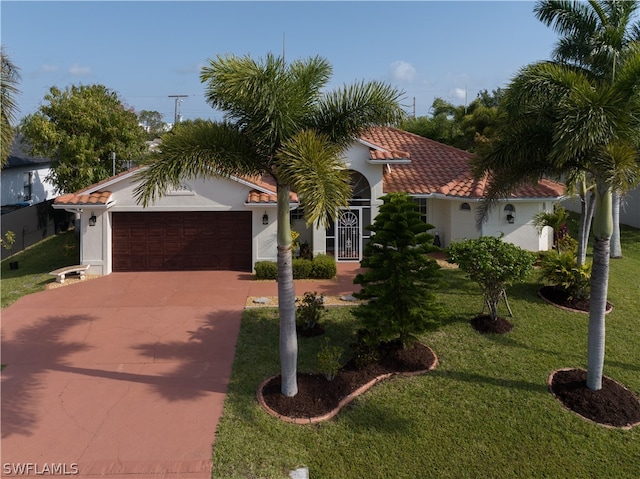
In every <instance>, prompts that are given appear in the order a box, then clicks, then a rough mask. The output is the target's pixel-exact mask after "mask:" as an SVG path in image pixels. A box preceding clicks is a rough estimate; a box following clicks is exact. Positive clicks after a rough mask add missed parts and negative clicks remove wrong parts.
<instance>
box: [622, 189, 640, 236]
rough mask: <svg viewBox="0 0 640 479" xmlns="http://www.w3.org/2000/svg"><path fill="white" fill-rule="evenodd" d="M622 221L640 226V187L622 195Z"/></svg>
mask: <svg viewBox="0 0 640 479" xmlns="http://www.w3.org/2000/svg"><path fill="white" fill-rule="evenodd" d="M620 223H622V224H625V225H629V226H633V227H634V228H640V188H635V189H633V190H631V191H630V192H629V193H627V194H626V195H624V196H623V197H622V204H621V205H620Z"/></svg>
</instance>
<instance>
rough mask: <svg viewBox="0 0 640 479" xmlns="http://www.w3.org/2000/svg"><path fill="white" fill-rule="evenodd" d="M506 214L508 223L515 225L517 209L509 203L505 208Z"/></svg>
mask: <svg viewBox="0 0 640 479" xmlns="http://www.w3.org/2000/svg"><path fill="white" fill-rule="evenodd" d="M504 213H505V217H506V220H507V223H511V224H513V223H514V222H515V219H516V209H515V207H514V206H513V205H512V204H511V203H509V204H507V205H506V206H505V207H504Z"/></svg>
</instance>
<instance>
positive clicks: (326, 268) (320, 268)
mask: <svg viewBox="0 0 640 479" xmlns="http://www.w3.org/2000/svg"><path fill="white" fill-rule="evenodd" d="M337 272H338V268H337V267H336V260H335V258H334V257H333V256H328V255H326V254H319V255H318V256H316V257H315V258H313V261H312V262H311V278H314V279H331V278H335V276H336V274H337Z"/></svg>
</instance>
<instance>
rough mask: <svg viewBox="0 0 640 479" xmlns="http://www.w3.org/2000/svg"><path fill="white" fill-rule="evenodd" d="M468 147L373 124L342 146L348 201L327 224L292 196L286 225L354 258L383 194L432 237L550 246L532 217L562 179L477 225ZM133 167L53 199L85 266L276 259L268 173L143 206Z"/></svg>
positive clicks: (559, 191)
mask: <svg viewBox="0 0 640 479" xmlns="http://www.w3.org/2000/svg"><path fill="white" fill-rule="evenodd" d="M470 158H471V154H470V153H467V152H465V151H462V150H458V149H456V148H453V147H450V146H446V145H443V144H440V143H437V142H435V141H432V140H429V139H426V138H423V137H420V136H417V135H414V134H411V133H407V132H404V131H401V130H397V129H394V128H375V129H372V130H370V131H369V132H368V133H367V134H366V135H363V136H362V137H361V138H359V139H358V140H356V141H354V143H353V145H352V146H351V147H350V148H349V149H348V150H347V151H346V153H345V158H344V161H345V166H346V167H347V168H348V169H349V170H351V171H352V180H353V184H354V187H353V197H352V200H351V201H350V207H349V208H348V209H346V208H345V209H343V210H341V211H339V212H337V213H338V214H337V216H336V221H334V222H332V223H331V224H330V225H329V227H328V228H327V229H324V228H315V227H313V228H309V229H306V228H305V227H304V221H303V220H302V212H301V211H300V210H299V209H298V208H297V207H298V203H297V196H296V195H295V194H292V195H291V202H290V208H291V210H292V213H291V219H292V226H293V228H294V229H296V230H298V231H299V232H300V233H301V235H300V241H303V242H304V241H306V242H308V244H309V245H310V248H311V249H312V251H313V253H314V254H320V253H326V254H332V255H334V256H335V257H336V259H337V261H359V260H360V259H361V258H362V249H363V245H364V244H365V242H366V241H367V240H368V239H369V232H368V231H367V230H366V228H365V227H366V226H367V225H369V224H371V223H372V222H373V221H372V220H373V218H375V216H376V214H377V212H378V208H379V207H380V205H381V204H382V201H381V200H380V199H379V198H380V197H381V196H383V195H384V194H385V193H390V192H407V193H410V194H411V195H413V196H414V197H415V198H416V202H417V203H418V205H419V208H420V211H421V212H422V214H423V215H424V219H425V221H427V222H428V223H431V224H432V225H434V226H435V229H434V230H433V232H434V233H436V232H437V234H438V238H439V242H440V244H441V245H442V246H447V245H448V244H449V243H450V242H451V241H455V240H460V239H463V238H476V237H480V236H482V235H504V238H505V240H506V241H510V242H513V243H515V244H518V245H520V246H522V247H524V248H526V249H528V250H531V251H540V250H547V249H549V246H550V242H551V235H550V234H549V232H547V231H545V232H543V234H542V235H541V236H539V235H538V233H537V232H536V229H535V228H534V226H533V225H532V216H533V215H534V214H535V213H538V212H539V211H543V210H551V209H552V208H553V203H554V202H556V201H558V200H560V199H561V198H562V195H563V191H564V187H563V185H562V184H559V183H555V182H552V181H548V180H542V181H541V182H540V183H539V184H537V185H532V186H529V187H524V188H521V189H519V190H518V191H516V193H515V194H514V195H513V196H512V197H510V198H509V199H508V200H507V201H502V202H499V203H497V204H496V205H495V206H494V207H493V209H492V211H491V214H490V217H489V219H488V221H486V222H485V223H483V224H482V225H481V226H480V227H477V226H476V210H477V207H478V204H479V202H480V201H481V200H482V196H483V194H484V191H485V188H486V181H483V180H481V181H476V180H474V179H473V177H472V175H471V173H470V170H469V160H470ZM137 172H138V169H133V170H129V171H127V172H125V173H121V174H120V175H117V176H115V177H113V178H110V179H108V180H105V181H103V182H101V183H99V184H96V185H93V186H91V187H89V188H87V189H85V190H83V191H80V192H78V193H75V194H68V195H63V196H61V197H59V198H57V199H56V201H55V205H54V207H55V208H58V209H66V210H67V211H72V212H77V213H80V215H81V224H80V234H81V261H82V263H84V264H89V265H91V270H90V272H91V274H109V273H111V272H112V271H144V270H198V269H232V270H240V271H251V270H252V269H253V266H254V264H255V262H256V261H260V260H275V258H276V224H275V219H276V189H275V183H274V181H273V179H271V180H270V179H269V178H238V177H228V178H217V179H210V180H202V179H194V180H187V181H184V182H183V183H182V184H181V185H180V187H179V188H176V189H175V190H173V191H169V192H168V193H167V195H166V196H164V197H163V198H161V199H160V200H158V201H157V202H155V203H154V204H153V205H150V206H149V207H147V208H143V207H142V206H140V205H138V204H137V203H136V200H135V198H134V190H135V188H136V182H135V178H136V177H135V175H136V173H137Z"/></svg>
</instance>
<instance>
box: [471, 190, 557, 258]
mask: <svg viewBox="0 0 640 479" xmlns="http://www.w3.org/2000/svg"><path fill="white" fill-rule="evenodd" d="M507 204H512V205H513V206H514V207H515V220H514V222H513V224H511V223H509V222H507V219H506V215H507V213H506V212H505V210H504V207H505V205H507ZM552 207H553V206H552V202H550V201H535V200H532V201H504V202H500V203H499V204H498V205H497V206H496V207H494V208H493V209H492V211H491V213H490V215H489V219H488V221H487V222H486V223H484V224H483V226H482V234H483V235H484V236H500V235H502V234H504V237H503V239H504V240H505V241H508V242H510V243H514V244H516V245H518V246H520V247H521V248H524V249H526V250H529V251H547V250H548V249H549V248H550V247H551V241H550V236H549V229H548V228H545V229H544V230H543V232H542V234H541V235H538V231H537V230H536V228H535V227H534V226H533V220H532V218H533V215H535V214H536V213H538V212H540V211H542V210H543V208H544V209H550V208H552Z"/></svg>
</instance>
